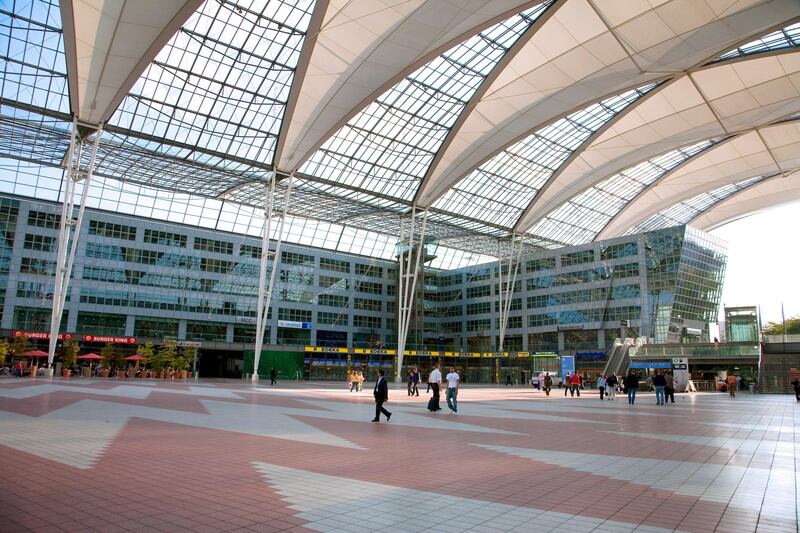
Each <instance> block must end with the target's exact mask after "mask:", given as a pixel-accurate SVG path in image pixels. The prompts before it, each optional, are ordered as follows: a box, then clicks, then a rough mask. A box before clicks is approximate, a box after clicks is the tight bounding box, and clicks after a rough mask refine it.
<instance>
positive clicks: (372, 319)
mask: <svg viewBox="0 0 800 533" xmlns="http://www.w3.org/2000/svg"><path fill="white" fill-rule="evenodd" d="M381 325H382V321H381V317H379V316H361V315H354V316H353V327H354V328H370V329H380V328H381Z"/></svg>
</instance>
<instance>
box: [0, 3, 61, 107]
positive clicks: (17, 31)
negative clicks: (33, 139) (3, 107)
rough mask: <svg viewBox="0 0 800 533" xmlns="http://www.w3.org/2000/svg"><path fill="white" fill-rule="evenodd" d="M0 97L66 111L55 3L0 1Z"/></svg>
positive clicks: (58, 19) (7, 100) (58, 14)
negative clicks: (0, 76) (0, 72)
mask: <svg viewBox="0 0 800 533" xmlns="http://www.w3.org/2000/svg"><path fill="white" fill-rule="evenodd" d="M0 68H2V81H0V97H2V98H3V100H4V102H19V103H22V104H28V105H32V106H36V107H41V108H45V109H48V110H52V111H58V112H62V113H69V95H68V91H67V65H66V59H65V57H64V39H63V35H62V32H61V10H60V7H59V5H58V2H49V1H46V0H28V1H16V2H0Z"/></svg>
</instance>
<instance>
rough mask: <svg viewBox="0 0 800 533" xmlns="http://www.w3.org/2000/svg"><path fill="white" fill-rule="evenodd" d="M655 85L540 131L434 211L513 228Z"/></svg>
mask: <svg viewBox="0 0 800 533" xmlns="http://www.w3.org/2000/svg"><path fill="white" fill-rule="evenodd" d="M653 87H655V84H650V85H647V86H644V87H641V88H639V89H635V90H631V91H626V92H624V93H622V94H619V95H616V96H613V97H611V98H608V99H606V100H603V101H602V102H599V103H596V104H592V105H590V106H589V107H587V108H585V109H583V110H581V111H578V112H576V113H573V114H571V115H569V116H568V117H565V118H562V119H561V120H558V121H556V122H554V123H553V124H550V125H549V126H546V127H544V128H542V129H540V130H539V131H537V132H536V133H534V134H532V135H530V136H528V137H527V138H525V139H523V140H521V141H519V142H517V143H516V144H514V145H512V146H510V147H509V148H506V149H505V150H503V151H502V152H500V153H498V154H497V155H496V156H494V157H493V158H492V159H490V160H489V161H487V162H486V163H484V164H482V165H481V166H480V167H478V168H477V169H476V170H474V171H472V172H471V173H470V174H469V175H468V176H467V177H465V178H464V179H462V180H461V181H460V182H459V183H458V184H457V185H456V186H455V187H453V188H451V189H450V190H449V191H447V192H446V193H445V194H444V195H443V196H442V197H441V198H439V199H438V200H437V201H436V202H435V203H434V204H433V205H434V207H436V208H437V209H441V210H443V211H448V212H451V213H457V214H460V215H464V216H469V217H472V218H475V219H479V220H483V221H486V222H488V223H492V224H497V225H500V226H504V227H508V228H510V227H512V226H513V225H514V223H515V222H516V221H517V220H518V219H519V217H520V216H521V215H522V212H523V211H524V210H525V208H526V207H527V206H528V204H530V202H531V201H532V200H533V198H534V197H535V196H536V194H537V193H538V192H539V189H541V188H542V186H543V185H544V184H545V183H546V182H547V180H548V179H550V177H551V176H552V175H553V173H555V172H556V170H558V168H559V167H560V166H561V165H562V164H563V163H564V162H565V161H566V160H567V159H568V158H569V157H570V155H572V153H573V152H574V151H575V150H577V149H578V148H579V147H580V146H581V145H582V144H583V143H584V142H585V141H586V140H587V139H588V138H589V137H590V136H591V135H592V133H594V132H595V131H597V130H598V129H599V128H600V127H602V126H603V124H606V123H607V122H608V121H609V120H611V119H612V118H613V117H614V116H616V114H617V113H619V112H620V111H622V110H623V109H625V108H626V107H627V106H629V105H630V104H631V103H633V102H635V101H636V100H637V99H638V98H639V97H641V96H642V95H643V94H645V93H647V92H648V91H650V90H651V89H652V88H653Z"/></svg>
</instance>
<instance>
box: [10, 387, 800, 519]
mask: <svg viewBox="0 0 800 533" xmlns="http://www.w3.org/2000/svg"><path fill="white" fill-rule="evenodd" d="M366 385H367V388H366V390H364V391H363V392H361V393H356V392H353V393H351V392H348V391H347V390H346V389H345V386H344V384H332V383H295V382H279V383H278V385H277V386H275V387H270V386H269V385H268V384H267V385H265V384H260V385H258V386H253V385H251V384H249V383H245V382H239V381H223V380H209V381H199V382H183V383H181V382H172V383H163V382H159V381H155V380H152V381H139V380H127V381H113V380H89V379H60V378H56V379H52V380H50V379H41V378H39V379H33V380H31V379H16V378H0V457H1V458H2V463H0V465H1V466H0V531H2V532H4V533H10V532H15V531H29V530H32V531H42V532H43V531H92V530H96V531H128V530H132V531H183V530H188V531H232V530H244V531H248V530H252V531H348V532H353V531H365V532H366V531H399V532H415V531H428V530H431V531H435V532H456V531H471V532H500V531H525V532H528V531H529V532H543V531H569V532H581V531H586V532H589V531H608V532H623V531H671V530H679V531H693V532H705V531H722V532H726V533H729V532H733V533H735V532H739V531H764V532H778V531H787V532H788V531H793V532H797V531H798V495H799V493H798V486H799V485H800V475H799V474H798V466H800V465H798V460H799V459H800V437H798V433H797V431H796V430H795V428H796V427H798V422H800V403H797V402H795V400H794V398H793V397H790V396H767V395H764V396H749V395H746V394H740V395H739V396H737V397H736V398H735V399H730V398H728V396H727V395H722V394H693V395H678V396H677V397H676V403H675V404H670V405H666V406H657V405H655V398H654V396H653V395H652V394H640V395H639V397H638V398H637V403H636V405H634V406H630V405H628V404H627V401H626V399H625V398H624V397H622V396H621V395H620V396H617V399H616V400H614V401H603V402H601V401H600V400H599V399H598V396H597V393H596V392H594V391H585V392H584V395H583V397H581V398H580V399H578V398H565V397H564V396H563V391H560V390H555V391H553V393H552V395H551V396H550V397H549V398H548V397H545V395H544V394H543V393H540V392H535V391H532V390H530V389H523V388H519V387H513V388H512V387H507V388H506V387H485V386H482V387H478V386H476V387H470V386H469V385H465V386H464V387H463V388H462V390H461V392H460V395H459V399H458V400H459V411H458V413H457V414H450V413H449V412H448V410H447V407H446V405H445V402H444V395H443V397H442V406H443V407H444V410H443V411H440V412H438V413H429V412H428V411H427V410H426V409H425V405H426V402H427V400H428V395H426V394H425V393H424V387H423V388H422V390H421V391H420V392H421V394H420V397H419V398H416V397H415V398H408V397H407V396H406V392H405V388H404V387H403V388H392V389H391V390H390V402H389V403H388V404H387V405H386V407H387V408H388V409H389V410H391V411H392V412H393V413H394V414H393V416H392V419H391V422H388V423H386V422H381V423H380V424H374V423H370V419H371V418H372V417H373V415H374V403H373V402H372V393H371V388H370V387H369V383H367V384H366ZM401 387H402V386H401Z"/></svg>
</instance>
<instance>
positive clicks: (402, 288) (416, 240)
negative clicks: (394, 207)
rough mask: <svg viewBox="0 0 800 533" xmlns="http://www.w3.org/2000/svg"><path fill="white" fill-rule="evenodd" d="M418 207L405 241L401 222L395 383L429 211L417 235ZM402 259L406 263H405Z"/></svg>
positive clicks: (397, 378)
mask: <svg viewBox="0 0 800 533" xmlns="http://www.w3.org/2000/svg"><path fill="white" fill-rule="evenodd" d="M417 215H418V213H417V207H416V206H413V207H412V208H411V218H410V220H409V223H408V225H409V227H408V241H406V233H405V232H404V230H405V229H406V224H405V221H404V219H402V218H401V219H400V257H399V263H400V264H399V269H400V272H399V274H400V277H399V279H398V281H397V297H398V299H399V306H398V309H399V315H398V320H397V368H396V369H395V381H397V382H398V383H399V382H400V381H401V380H402V372H401V371H402V368H403V358H404V357H405V349H406V339H407V338H408V329H409V326H410V325H411V316H412V310H413V308H414V294H415V292H416V290H417V274H418V272H419V262H420V258H421V257H422V256H423V255H424V254H425V250H424V242H425V230H426V228H427V225H428V209H427V208H425V210H424V211H423V212H422V223H421V224H420V229H419V231H418V232H417V228H416V218H417ZM406 243H407V244H408V254H407V256H405V257H404V255H403V251H404V248H405V245H406ZM404 260H405V261H404Z"/></svg>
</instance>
